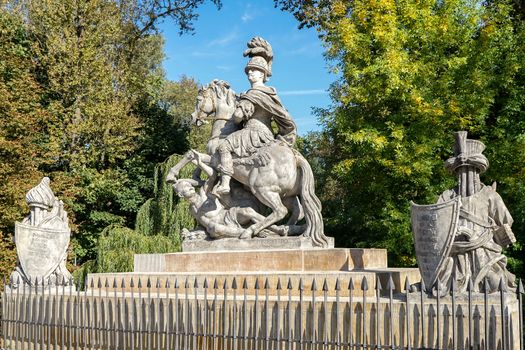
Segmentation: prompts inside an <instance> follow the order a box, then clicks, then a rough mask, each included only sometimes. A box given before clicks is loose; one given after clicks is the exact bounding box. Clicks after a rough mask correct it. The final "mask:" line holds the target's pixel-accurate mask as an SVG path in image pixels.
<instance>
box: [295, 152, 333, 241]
mask: <svg viewBox="0 0 525 350" xmlns="http://www.w3.org/2000/svg"><path fill="white" fill-rule="evenodd" d="M294 153H295V156H296V159H297V167H298V168H299V169H300V170H301V174H302V180H301V191H300V194H299V195H300V197H301V203H302V205H303V209H304V217H305V220H306V229H305V231H304V233H303V236H305V237H311V238H312V242H313V244H314V245H315V246H320V247H326V246H327V245H328V237H326V236H325V235H324V225H323V216H322V214H321V201H320V200H319V198H317V196H316V195H315V184H314V174H313V172H312V168H311V167H310V164H308V162H307V161H306V159H305V158H304V157H303V156H302V155H301V154H300V153H299V152H297V151H295V150H294Z"/></svg>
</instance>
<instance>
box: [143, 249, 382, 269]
mask: <svg viewBox="0 0 525 350" xmlns="http://www.w3.org/2000/svg"><path fill="white" fill-rule="evenodd" d="M385 268H387V251H386V249H360V248H332V249H273V250H264V251H263V250H249V251H214V252H182V253H168V254H136V255H135V261H134V272H202V273H206V272H223V273H228V272H241V271H242V272H255V271H261V272H278V271H279V272H282V271H349V270H355V269H385Z"/></svg>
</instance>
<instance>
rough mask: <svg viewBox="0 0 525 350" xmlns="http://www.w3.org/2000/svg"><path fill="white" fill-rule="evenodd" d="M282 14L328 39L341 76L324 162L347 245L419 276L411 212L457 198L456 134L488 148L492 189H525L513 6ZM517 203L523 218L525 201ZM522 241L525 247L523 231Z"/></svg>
mask: <svg viewBox="0 0 525 350" xmlns="http://www.w3.org/2000/svg"><path fill="white" fill-rule="evenodd" d="M276 3H277V4H278V5H280V6H281V7H283V8H284V9H285V10H288V11H291V12H293V13H294V14H295V15H296V17H297V19H298V20H299V21H300V22H301V24H302V25H306V26H314V27H316V28H317V29H318V30H319V33H320V36H321V38H322V40H323V41H324V43H325V44H326V48H327V51H326V56H327V58H328V59H329V60H330V61H331V62H332V63H333V69H334V70H335V71H336V72H338V73H339V74H340V76H341V78H340V79H339V80H338V81H337V82H336V83H334V84H333V86H332V88H331V92H332V97H333V101H334V106H333V108H329V109H326V110H322V111H321V112H320V116H321V120H322V121H323V123H324V126H325V130H324V132H323V135H322V137H321V138H319V139H318V140H319V141H320V142H325V144H326V141H327V140H328V144H329V147H328V148H326V149H325V152H324V153H323V154H318V155H319V156H320V157H322V160H323V162H325V163H326V164H327V168H328V170H327V171H326V172H327V173H328V174H327V176H326V182H325V186H326V189H325V191H326V192H325V194H324V204H325V216H326V217H327V223H328V225H329V228H328V230H327V231H329V232H334V233H335V234H336V236H337V237H336V239H337V241H338V243H339V244H344V245H353V246H355V245H357V246H376V247H386V248H389V249H390V251H391V253H393V254H391V258H392V260H394V262H395V263H402V264H405V265H411V264H414V263H415V260H414V255H413V248H412V243H411V242H412V238H411V233H410V232H411V229H410V214H409V200H414V201H415V202H418V203H431V202H434V201H435V199H436V197H437V195H438V194H439V193H440V192H442V191H443V190H444V189H445V188H449V187H451V186H453V183H454V178H453V177H452V176H450V175H449V174H446V173H445V171H444V168H443V161H444V160H445V159H446V158H447V157H448V156H450V154H451V150H452V145H453V139H452V132H453V131H457V130H468V131H469V132H470V136H471V137H473V138H481V139H482V140H483V141H485V142H486V144H487V146H488V148H489V150H490V151H489V152H490V154H489V157H490V158H491V159H492V160H494V163H493V166H492V172H490V173H489V174H487V176H486V177H485V181H486V182H492V180H497V181H501V182H502V186H506V185H507V183H508V184H509V185H511V182H512V188H508V189H503V190H502V193H507V192H508V193H509V194H510V192H511V191H513V190H515V189H516V188H518V189H520V191H521V190H522V189H523V184H524V181H525V177H523V176H522V175H521V177H519V173H520V171H523V169H524V164H525V163H524V162H523V156H522V155H520V154H519V152H522V151H523V136H524V135H525V129H524V128H523V122H522V121H521V120H523V97H522V96H523V94H522V93H523V78H522V77H523V69H524V65H523V63H524V62H523V47H524V44H523V23H522V21H521V20H519V19H518V17H519V16H518V12H517V11H516V8H514V7H513V3H512V2H511V1H506V0H502V1H492V2H488V3H483V4H480V3H479V2H478V1H469V0H452V1H434V0H430V1H415V0H403V1H394V0H383V1H368V0H356V1H351V2H348V1H340V0H331V1H330V0H310V1H293V0H290V1H287V0H282V1H276ZM520 55H521V56H520ZM520 77H521V78H520ZM520 94H521V95H520ZM518 96H521V100H520V97H518ZM510 129H514V130H512V131H511V130H510ZM508 132H510V134H511V135H512V136H511V137H510V139H508V140H507V141H505V142H503V141H504V140H505V137H504V136H503V135H508V134H507V133H508ZM505 144H506V145H507V146H506V147H505ZM502 146H503V147H502ZM521 154H523V153H521ZM501 163H505V166H504V167H503V166H501ZM511 169H512V170H511ZM502 171H503V173H502ZM512 197H513V202H514V204H515V205H516V208H517V209H518V211H517V212H516V214H517V216H518V217H519V216H520V215H521V213H520V212H519V209H520V208H523V203H524V201H525V200H524V199H518V198H517V196H512ZM521 198H525V197H521ZM511 202H512V201H511ZM517 202H520V203H517ZM510 204H513V203H509V205H510ZM335 208H337V210H333V209H335ZM510 208H511V210H512V209H513V208H512V206H510ZM331 209H332V210H331ZM515 231H516V232H517V233H519V235H520V236H521V237H522V239H523V238H525V237H524V233H525V227H524V226H523V219H520V220H518V222H516V224H515Z"/></svg>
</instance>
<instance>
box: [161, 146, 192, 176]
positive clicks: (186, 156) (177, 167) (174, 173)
mask: <svg viewBox="0 0 525 350" xmlns="http://www.w3.org/2000/svg"><path fill="white" fill-rule="evenodd" d="M193 159H194V151H193V150H189V151H188V152H186V153H185V154H184V157H183V158H182V159H181V160H180V161H179V162H178V163H177V164H175V165H174V166H173V167H172V168H171V169H170V171H169V172H168V176H166V182H167V183H175V182H176V181H177V178H178V177H179V173H180V171H181V169H182V168H184V167H185V166H186V165H187V164H189V163H191V161H192V160H193Z"/></svg>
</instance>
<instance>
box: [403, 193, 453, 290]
mask: <svg viewBox="0 0 525 350" xmlns="http://www.w3.org/2000/svg"><path fill="white" fill-rule="evenodd" d="M460 207H461V201H460V198H459V197H456V198H453V199H451V200H449V201H446V202H444V203H438V204H430V205H417V204H415V203H413V202H412V203H411V211H412V229H413V234H414V245H415V249H416V256H417V263H418V265H419V270H420V272H421V277H422V278H423V281H424V282H425V285H426V286H427V287H428V289H432V287H433V286H434V285H435V283H436V280H437V277H438V272H439V271H441V269H442V266H443V263H444V262H445V258H446V257H448V256H449V254H450V250H451V248H452V243H453V242H454V236H455V234H456V232H457V229H458V221H459V212H460Z"/></svg>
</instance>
